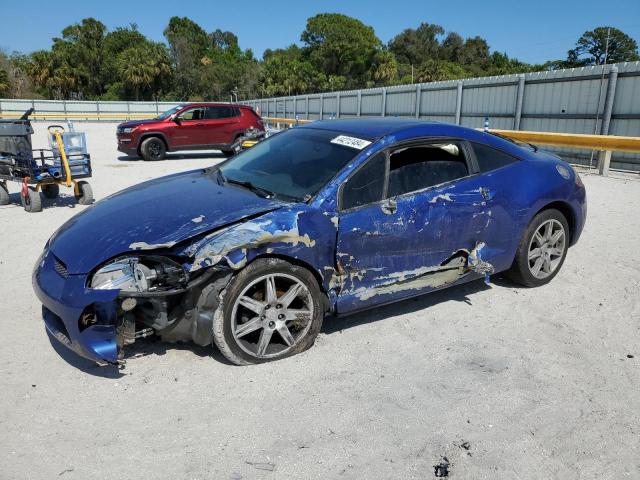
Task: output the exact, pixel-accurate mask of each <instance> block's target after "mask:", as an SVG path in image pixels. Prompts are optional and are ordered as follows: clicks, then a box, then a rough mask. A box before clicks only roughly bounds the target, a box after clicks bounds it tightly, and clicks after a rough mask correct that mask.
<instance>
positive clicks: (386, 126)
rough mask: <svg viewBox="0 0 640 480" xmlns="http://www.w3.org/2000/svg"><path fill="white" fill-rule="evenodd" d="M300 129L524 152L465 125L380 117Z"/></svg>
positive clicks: (311, 124)
mask: <svg viewBox="0 0 640 480" xmlns="http://www.w3.org/2000/svg"><path fill="white" fill-rule="evenodd" d="M297 128H311V129H321V130H329V131H334V132H336V133H339V134H343V135H353V136H354V137H359V138H363V139H367V140H376V139H379V138H382V137H386V136H389V135H391V136H393V135H399V136H401V137H404V138H405V139H408V138H414V137H416V138H417V137H429V136H434V137H456V138H463V139H466V140H470V141H475V142H481V143H485V144H488V145H490V146H492V147H495V148H500V149H501V150H503V151H505V152H507V153H511V154H512V155H516V156H518V157H520V156H522V154H523V152H524V149H522V148H521V147H519V146H517V145H516V144H515V143H513V142H511V141H509V140H507V139H504V138H501V137H499V136H497V135H493V134H491V133H486V132H483V131H480V130H476V129H473V128H469V127H463V126H461V125H454V124H451V123H443V122H434V121H428V120H421V119H417V118H399V117H379V118H361V117H360V118H350V119H335V120H317V121H314V122H312V123H307V124H304V125H302V126H300V127H297Z"/></svg>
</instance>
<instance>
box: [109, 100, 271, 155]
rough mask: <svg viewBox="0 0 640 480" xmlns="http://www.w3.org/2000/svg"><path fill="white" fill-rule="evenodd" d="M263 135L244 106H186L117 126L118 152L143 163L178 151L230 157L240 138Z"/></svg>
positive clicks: (261, 126) (255, 117)
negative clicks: (220, 152)
mask: <svg viewBox="0 0 640 480" xmlns="http://www.w3.org/2000/svg"><path fill="white" fill-rule="evenodd" d="M258 132H264V124H263V123H262V120H261V119H260V116H259V115H258V114H257V113H256V112H255V111H253V109H252V108H250V107H247V106H246V105H231V104H228V103H190V104H187V105H180V106H177V107H174V108H172V109H171V110H168V111H166V112H164V113H163V114H161V115H158V116H157V117H156V118H153V119H150V120H132V121H129V122H125V123H121V124H120V125H118V129H117V132H116V134H117V137H118V150H120V151H121V152H124V153H126V154H127V155H130V156H141V157H142V158H144V159H145V160H162V159H163V158H164V156H165V154H166V153H167V152H175V151H178V150H222V152H223V153H224V154H225V155H233V153H234V152H235V151H236V150H237V149H238V146H239V140H240V138H241V137H243V136H245V135H248V136H255V134H256V133H258Z"/></svg>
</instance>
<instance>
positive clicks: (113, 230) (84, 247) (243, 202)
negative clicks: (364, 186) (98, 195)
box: [49, 170, 285, 274]
mask: <svg viewBox="0 0 640 480" xmlns="http://www.w3.org/2000/svg"><path fill="white" fill-rule="evenodd" d="M216 178H217V177H216V175H215V172H212V171H208V170H196V171H191V172H185V173H180V174H176V175H171V176H168V177H162V178H158V179H155V180H151V181H149V182H145V183H141V184H139V185H136V186H134V187H131V188H128V189H126V190H123V191H121V192H119V193H116V194H114V195H112V196H110V197H107V198H105V199H104V200H101V201H100V202H98V203H96V204H95V205H93V206H92V207H89V208H87V209H86V210H85V211H84V212H82V213H80V214H78V215H76V216H75V217H73V218H72V219H70V220H69V221H68V222H66V223H65V224H64V225H63V226H62V227H60V229H59V230H58V231H57V232H56V233H55V234H54V235H53V236H52V237H51V240H50V241H49V248H50V249H51V251H52V252H53V254H54V255H55V256H56V257H58V259H59V260H61V261H62V262H63V263H64V264H65V265H66V267H67V271H68V272H69V273H70V274H81V273H88V272H90V271H91V270H93V269H94V268H95V267H96V266H98V265H100V264H101V263H103V262H105V261H106V260H109V259H110V258H113V257H114V256H117V255H121V254H123V253H127V252H134V251H139V250H162V249H169V248H172V247H173V246H174V245H175V244H177V243H180V242H182V241H185V240H188V239H190V238H192V237H194V236H196V235H199V234H202V233H206V232H210V231H213V230H216V229H218V228H221V227H223V226H225V225H229V224H232V223H235V222H238V221H241V220H242V219H243V218H247V217H255V216H257V215H260V214H262V213H266V212H269V211H272V210H275V209H277V208H280V207H282V206H283V205H285V204H284V203H282V202H278V201H275V200H268V199H265V198H262V197H259V196H257V195H255V194H254V193H252V192H250V191H248V190H244V189H242V188H239V187H235V186H230V185H219V184H218V182H217V180H216Z"/></svg>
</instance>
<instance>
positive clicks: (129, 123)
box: [118, 118, 162, 129]
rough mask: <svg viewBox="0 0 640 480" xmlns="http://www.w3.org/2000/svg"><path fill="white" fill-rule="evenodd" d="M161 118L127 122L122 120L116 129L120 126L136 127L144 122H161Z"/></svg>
mask: <svg viewBox="0 0 640 480" xmlns="http://www.w3.org/2000/svg"><path fill="white" fill-rule="evenodd" d="M161 121H162V120H160V119H157V118H147V119H144V120H129V121H128V122H124V123H121V124H119V125H118V129H120V128H133V127H138V126H140V125H144V124H145V123H157V122H161Z"/></svg>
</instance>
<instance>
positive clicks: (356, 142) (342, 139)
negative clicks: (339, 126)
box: [331, 135, 371, 150]
mask: <svg viewBox="0 0 640 480" xmlns="http://www.w3.org/2000/svg"><path fill="white" fill-rule="evenodd" d="M331 143H335V144H336V145H342V146H344V147H351V148H356V149H358V150H362V149H363V148H364V147H366V146H368V145H371V142H370V141H368V140H363V139H361V138H355V137H349V136H347V135H339V136H337V137H336V138H334V139H333V140H331Z"/></svg>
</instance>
